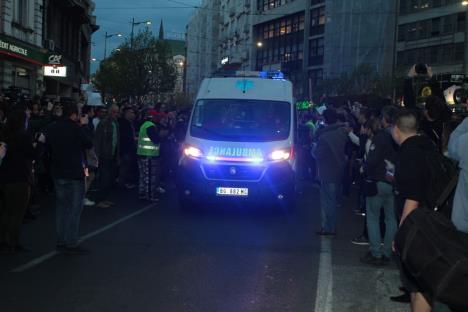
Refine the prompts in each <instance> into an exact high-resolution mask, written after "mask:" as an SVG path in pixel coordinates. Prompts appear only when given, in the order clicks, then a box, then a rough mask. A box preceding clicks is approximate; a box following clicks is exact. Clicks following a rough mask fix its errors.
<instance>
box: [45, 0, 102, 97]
mask: <svg viewBox="0 0 468 312" xmlns="http://www.w3.org/2000/svg"><path fill="white" fill-rule="evenodd" d="M94 8H95V5H94V2H93V1H91V0H44V12H46V17H45V19H44V24H43V34H44V36H43V42H44V47H45V48H47V49H48V50H49V53H50V54H51V55H54V56H56V57H58V58H59V59H60V61H58V60H57V59H56V60H57V61H58V62H59V63H60V65H63V66H65V67H66V71H67V73H66V77H56V76H48V77H45V79H44V81H45V95H46V96H49V97H57V96H60V97H66V98H72V99H75V100H76V99H78V98H79V96H80V86H81V84H85V83H89V74H90V61H91V35H92V34H93V33H94V32H95V31H96V30H97V29H98V28H99V27H98V26H97V25H96V17H95V16H93V15H92V14H93V11H94Z"/></svg>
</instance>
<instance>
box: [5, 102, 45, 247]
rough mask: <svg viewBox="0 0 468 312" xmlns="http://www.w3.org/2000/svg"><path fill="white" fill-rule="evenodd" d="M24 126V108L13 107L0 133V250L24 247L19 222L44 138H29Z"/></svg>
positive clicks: (26, 117) (26, 121) (25, 124)
mask: <svg viewBox="0 0 468 312" xmlns="http://www.w3.org/2000/svg"><path fill="white" fill-rule="evenodd" d="M27 127H28V116H27V113H26V111H25V110H24V109H21V108H17V109H14V110H13V111H11V112H10V113H9V114H8V116H7V122H6V124H5V127H4V128H3V131H2V133H1V134H0V141H1V142H4V143H5V145H6V150H7V151H6V155H5V157H4V158H3V161H2V163H1V165H0V192H1V200H0V203H1V205H0V207H1V208H0V253H16V252H21V251H25V250H26V248H25V247H23V246H22V244H21V241H20V232H21V224H22V221H23V217H24V214H25V212H26V209H27V207H28V202H29V197H30V194H31V183H32V165H33V160H34V159H35V158H37V157H38V156H39V154H40V152H41V150H42V143H44V142H45V137H44V135H42V134H40V135H38V136H37V138H36V142H33V140H32V138H31V137H30V135H28V133H27Z"/></svg>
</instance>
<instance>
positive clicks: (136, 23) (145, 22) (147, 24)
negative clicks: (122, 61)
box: [130, 18, 151, 48]
mask: <svg viewBox="0 0 468 312" xmlns="http://www.w3.org/2000/svg"><path fill="white" fill-rule="evenodd" d="M131 23H132V32H131V35H130V47H131V48H133V29H134V27H135V26H136V25H141V24H145V25H146V26H149V25H151V21H150V20H147V21H143V22H135V18H132V22H131Z"/></svg>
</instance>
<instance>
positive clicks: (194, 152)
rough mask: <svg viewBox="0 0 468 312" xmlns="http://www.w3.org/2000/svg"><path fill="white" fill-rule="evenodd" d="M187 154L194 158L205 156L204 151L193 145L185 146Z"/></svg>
mask: <svg viewBox="0 0 468 312" xmlns="http://www.w3.org/2000/svg"><path fill="white" fill-rule="evenodd" d="M184 154H185V156H189V157H194V158H201V157H202V156H203V152H202V151H201V150H200V149H199V148H196V147H193V146H186V147H185V148H184Z"/></svg>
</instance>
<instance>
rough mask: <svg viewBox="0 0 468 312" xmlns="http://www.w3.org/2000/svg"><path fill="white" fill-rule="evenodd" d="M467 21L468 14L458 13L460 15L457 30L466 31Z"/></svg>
mask: <svg viewBox="0 0 468 312" xmlns="http://www.w3.org/2000/svg"><path fill="white" fill-rule="evenodd" d="M465 23H466V14H465V13H458V16H457V31H458V32H465Z"/></svg>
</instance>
